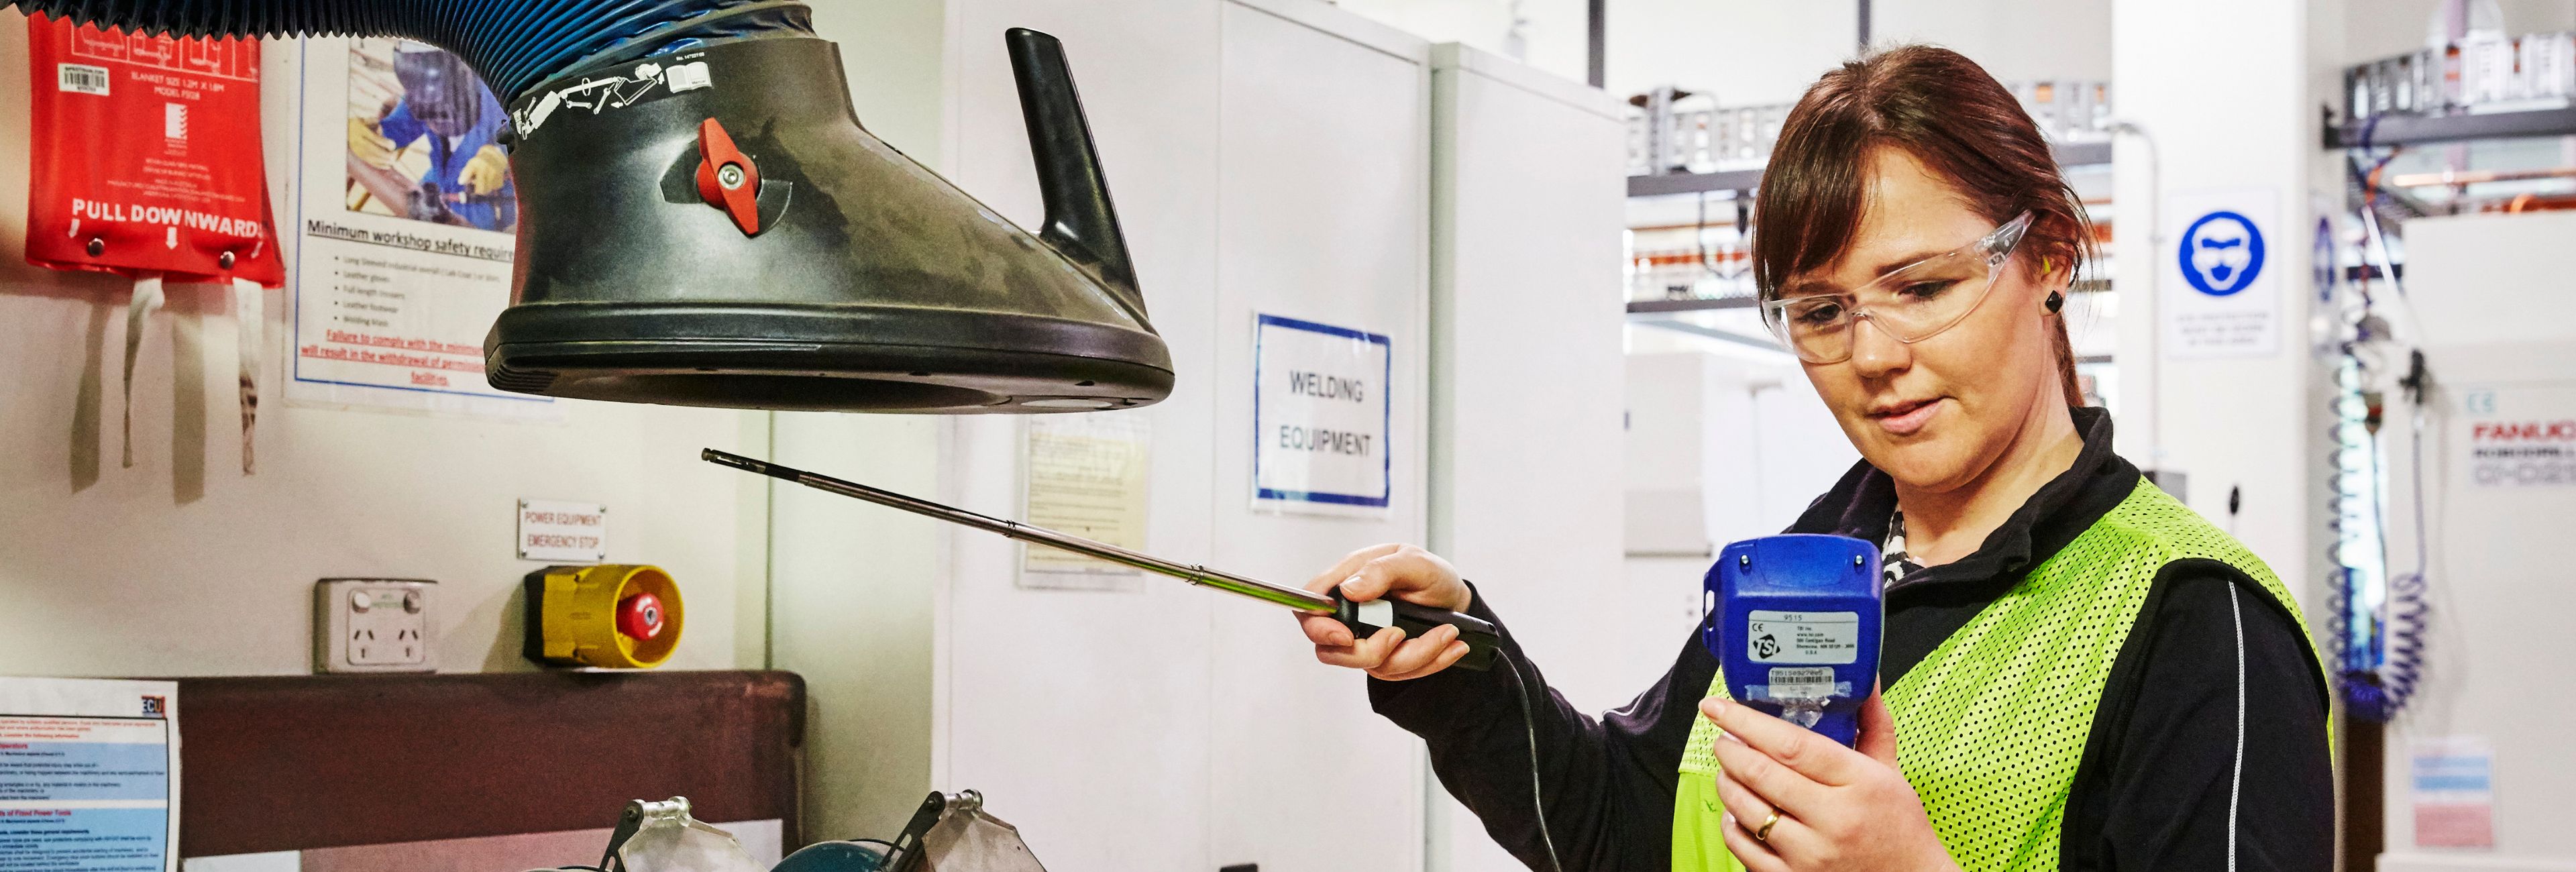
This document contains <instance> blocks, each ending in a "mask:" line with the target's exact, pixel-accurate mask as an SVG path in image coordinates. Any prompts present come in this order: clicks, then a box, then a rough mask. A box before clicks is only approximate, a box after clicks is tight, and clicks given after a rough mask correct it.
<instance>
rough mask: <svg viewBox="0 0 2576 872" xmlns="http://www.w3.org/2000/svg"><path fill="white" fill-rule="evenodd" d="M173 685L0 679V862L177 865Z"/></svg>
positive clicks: (61, 871)
mask: <svg viewBox="0 0 2576 872" xmlns="http://www.w3.org/2000/svg"><path fill="white" fill-rule="evenodd" d="M178 701H179V685H178V684H177V683H175V682H168V681H106V680H92V679H76V678H0V869H41V870H45V872H148V870H159V872H177V870H178V868H179V792H178V786H179V705H178Z"/></svg>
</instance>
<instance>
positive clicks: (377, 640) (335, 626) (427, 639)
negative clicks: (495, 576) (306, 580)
mask: <svg viewBox="0 0 2576 872" xmlns="http://www.w3.org/2000/svg"><path fill="white" fill-rule="evenodd" d="M437 588H438V584H437V583H436V582H432V581H425V580H421V579H409V578H325V579H322V580H321V581H317V582H314V583H313V671H315V672H436V671H438V659H437V657H436V656H434V653H435V651H436V648H435V646H436V643H437V641H438V640H437V635H438V634H437V633H436V632H434V631H433V630H432V622H431V621H430V607H431V606H432V605H433V604H434V603H436V602H437V596H436V592H437Z"/></svg>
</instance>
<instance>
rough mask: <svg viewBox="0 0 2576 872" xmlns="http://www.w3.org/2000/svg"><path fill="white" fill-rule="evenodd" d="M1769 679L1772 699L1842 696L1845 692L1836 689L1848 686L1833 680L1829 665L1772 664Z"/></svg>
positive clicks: (1832, 671) (1832, 670) (1831, 668)
mask: <svg viewBox="0 0 2576 872" xmlns="http://www.w3.org/2000/svg"><path fill="white" fill-rule="evenodd" d="M1770 681H1771V687H1770V691H1771V698H1772V699H1824V698H1826V697H1830V696H1844V695H1847V694H1846V693H1838V692H1837V691H1841V690H1842V689H1843V688H1846V687H1849V685H1846V684H1844V683H1842V682H1839V681H1835V680H1834V669H1833V667H1831V666H1774V667H1771V675H1770Z"/></svg>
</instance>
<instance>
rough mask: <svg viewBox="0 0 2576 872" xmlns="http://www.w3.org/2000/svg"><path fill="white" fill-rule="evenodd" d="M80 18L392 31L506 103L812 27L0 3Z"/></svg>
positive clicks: (548, 6)
mask: <svg viewBox="0 0 2576 872" xmlns="http://www.w3.org/2000/svg"><path fill="white" fill-rule="evenodd" d="M0 3H5V4H6V5H8V6H10V7H14V8H17V9H20V10H23V11H26V12H30V13H43V14H46V15H50V16H54V17H57V18H69V19H72V20H74V21H80V22H83V23H90V24H98V25H102V26H107V27H114V28H123V29H130V30H140V31H143V32H146V33H168V34H173V35H177V36H260V37H275V36H305V35H321V36H394V37H402V38H405V39H413V40H418V41H421V42H425V43H429V44H430V45H435V46H438V47H439V48H443V49H446V50H448V51H451V52H455V53H456V55H457V56H458V57H460V58H462V59H464V61H465V63H466V65H467V66H471V67H473V68H474V71H475V72H476V73H478V74H480V75H481V76H482V77H483V81H484V82H485V83H486V84H489V85H491V86H492V90H493V92H494V93H495V94H498V95H500V97H501V102H502V103H504V104H507V103H509V102H510V101H511V100H514V99H516V98H517V97H518V96H519V94H520V93H521V92H523V91H525V90H527V89H528V88H529V87H530V86H533V85H535V84H537V83H538V82H541V81H544V80H545V79H547V78H548V77H551V76H553V75H554V74H556V73H560V72H563V71H565V70H568V69H571V68H573V67H575V66H577V65H582V64H583V62H584V61H587V60H590V59H593V58H601V57H605V56H615V55H628V56H643V55H649V54H658V53H661V52H663V51H672V50H677V49H680V48H687V47H691V46H697V45H705V44H708V43H714V42H730V41H733V40H736V39H750V38H759V37H767V36H811V35H812V34H813V25H812V22H811V19H810V15H809V10H808V9H806V8H805V6H804V4H802V3H800V2H794V0H0Z"/></svg>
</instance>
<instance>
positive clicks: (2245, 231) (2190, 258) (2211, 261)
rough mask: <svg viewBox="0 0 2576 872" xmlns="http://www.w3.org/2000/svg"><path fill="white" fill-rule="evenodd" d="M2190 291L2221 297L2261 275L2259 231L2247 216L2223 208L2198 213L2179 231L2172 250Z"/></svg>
mask: <svg viewBox="0 0 2576 872" xmlns="http://www.w3.org/2000/svg"><path fill="white" fill-rule="evenodd" d="M2175 253H2176V255H2177V256H2178V257H2179V258H2180V259H2181V260H2182V279H2183V281H2184V282H2186V283H2188V284H2190V285H2191V288H2192V290H2195V291H2199V292H2201V293H2204V294H2208V295H2210V296H2213V297H2224V296H2228V295H2231V294H2234V293H2236V292H2237V291H2241V290H2244V289H2245V288H2246V286H2248V285H2251V284H2253V283H2254V277H2255V276H2258V275H2262V274H2263V231H2262V230H2261V229H2259V228H2256V227H2255V226H2254V222H2253V221H2252V220H2251V219H2248V218H2246V217H2245V216H2243V215H2239V214H2236V213H2235V212H2230V211H2227V210H2224V209H2221V210H2218V211H2214V212H2211V213H2209V214H2207V215H2202V216H2200V219H2199V220H2197V221H2193V222H2191V227H2190V228H2189V229H2186V230H2184V231H2183V232H2182V246H2181V248H2180V250H2178V251H2177V252H2175Z"/></svg>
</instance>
